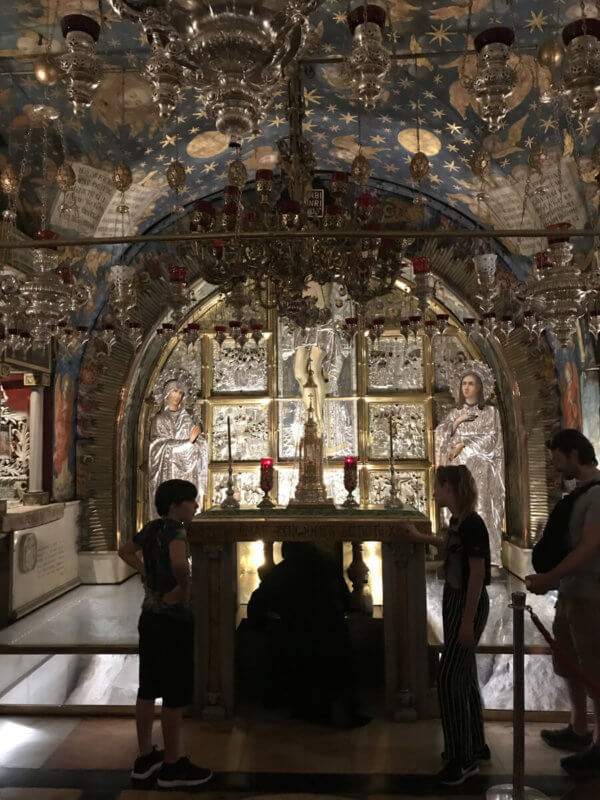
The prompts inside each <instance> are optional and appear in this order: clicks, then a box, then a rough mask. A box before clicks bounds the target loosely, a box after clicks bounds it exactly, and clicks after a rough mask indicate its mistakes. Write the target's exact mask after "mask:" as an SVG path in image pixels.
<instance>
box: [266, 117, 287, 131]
mask: <svg viewBox="0 0 600 800" xmlns="http://www.w3.org/2000/svg"><path fill="white" fill-rule="evenodd" d="M284 122H285V117H280V116H279V115H277V116H276V117H275V119H274V120H272V122H269V128H272V127H275V128H279V126H280V125H283V123H284Z"/></svg>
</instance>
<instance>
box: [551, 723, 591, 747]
mask: <svg viewBox="0 0 600 800" xmlns="http://www.w3.org/2000/svg"><path fill="white" fill-rule="evenodd" d="M540 736H541V737H542V739H543V740H544V741H545V742H546V744H548V745H550V747H556V748H557V749H558V750H572V751H573V752H574V753H582V752H583V751H584V750H587V749H588V747H589V746H590V745H591V743H592V734H591V733H584V734H583V735H582V734H579V733H575V731H574V730H573V728H572V726H571V725H567V727H566V728H559V729H558V730H556V731H548V730H546V731H542V732H541V733H540Z"/></svg>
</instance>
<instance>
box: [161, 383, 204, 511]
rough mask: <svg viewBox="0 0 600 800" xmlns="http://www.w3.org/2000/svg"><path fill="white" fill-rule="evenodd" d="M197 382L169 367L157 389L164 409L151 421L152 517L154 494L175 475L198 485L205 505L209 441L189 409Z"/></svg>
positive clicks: (201, 499) (200, 502) (199, 499)
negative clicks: (194, 382)
mask: <svg viewBox="0 0 600 800" xmlns="http://www.w3.org/2000/svg"><path fill="white" fill-rule="evenodd" d="M194 394H195V392H194V384H193V380H192V377H191V375H189V373H187V372H186V371H185V370H170V371H168V372H166V373H165V374H164V375H162V376H161V377H160V378H159V380H158V382H157V385H156V388H155V390H154V400H155V402H156V403H157V404H159V405H160V408H161V410H160V411H159V412H158V413H157V414H156V415H155V416H154V417H153V419H152V422H151V424H150V447H149V451H148V476H149V480H148V490H149V506H148V508H149V512H150V517H153V516H154V515H155V513H156V509H155V507H154V495H155V493H156V489H157V488H158V486H159V485H160V484H161V483H162V482H163V481H168V480H171V479H172V478H180V479H181V480H186V481H191V483H193V484H194V485H195V486H196V487H197V488H198V498H197V500H198V506H199V508H202V502H203V500H204V494H205V492H206V480H207V474H208V444H207V441H206V438H205V437H204V436H203V434H202V428H201V427H200V425H198V424H196V423H195V422H194V420H193V419H192V416H191V415H190V412H189V411H188V410H187V408H186V405H187V406H190V405H191V402H192V401H193V398H194Z"/></svg>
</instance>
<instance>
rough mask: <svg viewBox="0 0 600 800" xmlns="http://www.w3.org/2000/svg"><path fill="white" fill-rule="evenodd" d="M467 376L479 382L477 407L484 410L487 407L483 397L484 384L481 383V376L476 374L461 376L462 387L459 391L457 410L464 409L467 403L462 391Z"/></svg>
mask: <svg viewBox="0 0 600 800" xmlns="http://www.w3.org/2000/svg"><path fill="white" fill-rule="evenodd" d="M467 376H470V377H472V378H475V380H476V381H477V406H478V408H479V409H482V408H484V407H485V398H484V396H483V383H482V382H481V378H480V377H479V375H475V373H474V372H465V373H464V374H463V375H461V376H460V387H459V390H458V402H457V404H456V408H462V407H463V406H464V404H465V403H466V402H467V401H466V400H465V396H464V394H463V390H462V382H463V381H464V379H465V378H466V377H467Z"/></svg>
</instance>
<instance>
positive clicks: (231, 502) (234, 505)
mask: <svg viewBox="0 0 600 800" xmlns="http://www.w3.org/2000/svg"><path fill="white" fill-rule="evenodd" d="M227 450H228V454H229V464H228V468H227V472H228V475H227V489H226V491H225V499H224V500H223V502H222V503H221V508H226V509H235V510H237V509H239V507H240V503H239V500H236V499H235V497H234V496H233V459H232V458H231V419H230V418H229V417H227Z"/></svg>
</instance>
